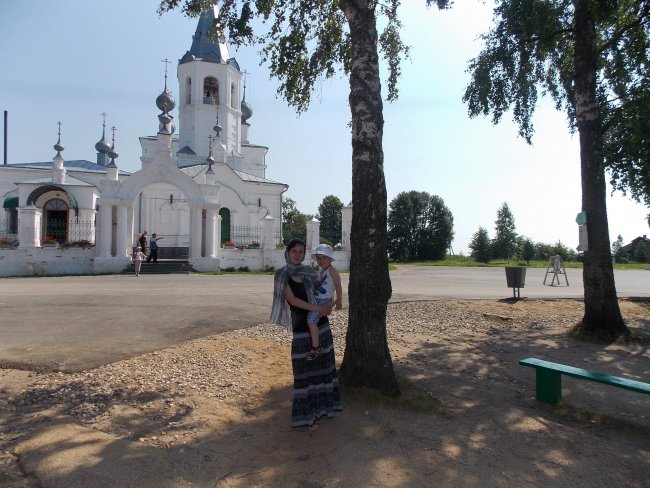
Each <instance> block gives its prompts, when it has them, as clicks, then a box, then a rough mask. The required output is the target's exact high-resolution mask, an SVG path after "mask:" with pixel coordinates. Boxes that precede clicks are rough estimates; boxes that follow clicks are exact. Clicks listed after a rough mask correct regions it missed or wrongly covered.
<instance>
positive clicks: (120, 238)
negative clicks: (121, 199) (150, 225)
mask: <svg viewBox="0 0 650 488" xmlns="http://www.w3.org/2000/svg"><path fill="white" fill-rule="evenodd" d="M127 232H128V218H127V206H126V203H121V204H120V205H118V206H117V230H116V234H117V235H116V238H115V256H116V257H118V258H123V257H127V256H128V255H129V253H128V251H127V244H128V234H127Z"/></svg>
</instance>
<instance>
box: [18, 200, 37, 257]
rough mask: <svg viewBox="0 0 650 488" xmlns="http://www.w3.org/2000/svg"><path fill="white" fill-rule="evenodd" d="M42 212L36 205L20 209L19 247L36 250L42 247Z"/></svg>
mask: <svg viewBox="0 0 650 488" xmlns="http://www.w3.org/2000/svg"><path fill="white" fill-rule="evenodd" d="M40 229H41V211H40V210H39V209H37V208H36V207H35V206H34V205H32V204H30V205H29V206H27V207H24V208H19V209H18V247H21V248H34V247H39V246H40V245H41V237H40V236H41V231H40Z"/></svg>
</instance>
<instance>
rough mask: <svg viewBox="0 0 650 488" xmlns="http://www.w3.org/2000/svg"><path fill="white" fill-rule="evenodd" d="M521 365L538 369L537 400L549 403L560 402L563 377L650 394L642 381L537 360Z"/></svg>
mask: <svg viewBox="0 0 650 488" xmlns="http://www.w3.org/2000/svg"><path fill="white" fill-rule="evenodd" d="M519 364H520V365H522V366H530V367H532V368H535V369H536V394H537V398H538V399H539V400H542V401H545V402H547V403H557V402H559V401H560V398H561V395H562V392H561V388H562V375H567V376H572V377H574V378H580V379H585V380H589V381H595V382H598V383H603V384H606V385H612V386H616V387H619V388H625V389H627V390H632V391H636V392H638V393H645V394H650V384H649V383H643V382H642V381H636V380H631V379H628V378H622V377H620V376H613V375H609V374H604V373H599V372H597V371H590V370H587V369H583V368H576V367H574V366H568V365H566V364H559V363H553V362H551V361H545V360H543V359H537V358H526V359H522V360H521V361H519Z"/></svg>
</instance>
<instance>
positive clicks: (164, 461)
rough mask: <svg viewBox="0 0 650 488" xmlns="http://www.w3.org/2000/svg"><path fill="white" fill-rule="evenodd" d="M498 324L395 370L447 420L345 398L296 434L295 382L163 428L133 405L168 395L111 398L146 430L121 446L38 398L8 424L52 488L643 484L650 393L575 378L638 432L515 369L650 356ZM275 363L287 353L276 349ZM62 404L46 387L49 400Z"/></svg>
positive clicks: (632, 364)
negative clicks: (532, 362)
mask: <svg viewBox="0 0 650 488" xmlns="http://www.w3.org/2000/svg"><path fill="white" fill-rule="evenodd" d="M491 320H493V319H492V318H489V317H488V318H486V319H485V320H484V323H483V325H482V326H481V327H479V328H477V329H474V331H473V332H472V334H471V335H470V334H465V333H463V331H462V330H461V329H459V330H458V331H456V332H455V333H454V332H452V333H448V334H444V335H440V334H438V335H436V334H431V336H430V337H428V338H427V339H426V340H424V341H420V340H413V342H411V343H410V344H409V345H408V347H406V352H405V353H404V354H401V355H400V356H399V359H398V360H396V361H395V366H396V369H397V370H398V371H399V373H400V374H401V375H404V376H405V377H406V378H408V380H409V381H411V382H413V383H414V384H415V385H417V386H418V387H419V388H421V389H422V390H424V391H427V392H430V393H431V394H432V395H434V396H435V397H437V398H438V399H440V400H441V401H442V402H443V403H444V404H445V405H446V406H447V409H448V411H449V415H447V416H436V415H433V414H428V413H421V412H415V411H413V410H407V409H400V408H387V407H385V406H383V405H377V404H367V403H364V402H361V401H354V402H349V401H346V398H345V397H344V399H343V401H344V412H342V413H341V414H338V415H337V416H336V417H335V418H334V419H332V420H328V419H324V420H322V421H321V422H320V429H319V430H317V431H315V432H295V431H293V430H292V429H291V428H290V427H289V416H290V408H291V400H290V398H291V388H290V387H289V386H288V381H286V382H285V383H284V385H285V386H276V387H273V388H271V389H268V390H258V391H250V392H249V394H250V396H251V398H252V397H255V401H250V402H239V403H235V404H232V405H230V406H229V407H228V408H223V406H222V405H220V406H219V408H217V406H218V405H217V403H213V400H210V399H205V398H201V397H192V398H188V399H187V401H186V403H187V406H188V407H189V408H188V409H187V410H179V411H178V412H177V413H176V415H177V416H176V417H175V420H171V422H172V425H169V423H170V419H171V418H172V417H173V416H172V415H170V416H169V417H164V418H161V419H154V418H147V417H146V415H144V416H143V413H142V410H139V409H133V410H129V409H128V407H133V406H134V405H136V406H138V405H142V404H147V403H151V402H156V401H161V400H164V395H162V394H161V393H159V392H153V391H150V392H139V393H137V394H136V393H135V392H125V394H124V395H120V396H119V397H118V398H114V399H105V402H104V403H106V404H107V407H106V408H115V406H116V405H121V406H123V407H124V410H122V411H121V415H122V417H123V421H124V422H125V424H129V423H130V425H135V426H137V429H132V432H135V434H132V435H130V436H126V437H119V436H118V434H119V432H117V433H116V435H111V434H106V433H103V432H98V431H97V430H94V429H93V428H92V426H91V425H89V426H82V425H79V424H78V423H77V422H74V421H72V420H71V418H70V417H65V416H64V417H59V416H56V415H53V414H51V413H50V412H49V411H48V409H47V408H46V405H49V407H48V408H50V409H51V408H52V407H51V401H50V402H49V403H48V402H45V401H43V402H40V403H39V402H36V403H33V404H32V406H34V408H33V409H32V410H31V411H23V413H22V416H17V415H16V416H15V418H13V419H12V420H11V421H12V422H16V425H15V426H14V427H16V429H17V430H18V431H23V432H24V433H25V434H26V435H25V437H24V438H23V439H22V440H21V446H22V447H21V448H20V449H19V451H20V453H21V459H22V462H23V463H24V465H25V466H26V467H27V469H28V470H30V471H32V470H35V471H37V472H38V473H39V479H40V480H41V483H42V485H43V487H45V488H47V487H66V488H67V487H69V486H87V487H102V486H106V487H109V486H110V487H112V486H120V487H138V488H147V487H156V488H172V487H173V488H183V487H189V486H192V487H211V488H213V487H217V488H226V487H229V488H232V487H250V486H265V487H266V486H269V487H289V488H293V487H296V488H298V487H300V488H317V487H323V488H324V487H340V488H343V487H346V488H347V487H367V486H377V487H396V488H407V487H414V486H453V487H456V486H458V487H485V486H497V487H498V486H508V487H509V486H519V487H522V486H524V487H525V486H531V487H532V486H545V487H565V486H590V487H611V486H628V487H641V486H643V485H644V483H646V482H647V473H648V470H649V469H650V461H649V459H650V452H649V450H648V445H650V444H649V442H648V441H649V437H648V435H647V431H643V430H638V429H637V430H635V429H634V425H637V424H641V425H646V426H649V425H650V419H648V417H647V412H648V411H650V408H649V407H650V403H649V401H648V397H647V396H644V395H640V394H635V393H633V392H627V391H623V390H620V389H615V388H609V387H607V386H606V385H595V384H589V383H587V382H584V381H583V382H580V381H579V380H571V379H566V380H565V381H564V390H563V397H564V402H565V403H566V404H570V405H572V406H574V407H575V408H584V409H588V410H589V411H591V412H597V413H600V414H602V415H603V416H604V415H612V416H618V417H619V418H621V417H622V418H624V419H627V420H629V425H628V426H627V427H626V425H625V424H622V425H620V424H617V425H614V426H612V424H610V423H607V422H605V421H598V420H594V418H590V419H589V420H583V419H579V418H575V417H574V416H568V415H565V414H563V412H562V410H561V408H557V407H550V406H546V405H544V404H541V403H539V402H537V401H535V400H534V398H533V397H534V376H535V375H534V370H532V369H530V368H524V367H521V366H519V365H518V364H517V363H518V361H519V360H520V359H522V358H524V357H540V358H544V359H549V360H553V361H557V362H562V363H565V364H571V365H576V366H582V367H589V368H590V369H599V370H604V371H605V372H609V373H613V374H621V375H626V376H637V375H645V377H646V378H647V375H648V364H649V362H648V359H649V358H648V354H647V350H635V349H632V350H630V349H629V348H625V347H616V346H609V347H604V346H599V345H596V344H588V343H581V342H577V341H575V340H573V339H570V338H568V337H567V336H566V335H565V331H564V330H561V329H558V328H553V329H549V328H548V327H546V326H545V325H544V324H540V323H537V322H535V321H532V322H530V323H528V325H527V326H525V327H523V326H521V325H513V326H512V327H510V321H508V320H507V319H506V320H505V323H501V322H502V321H501V320H500V319H494V320H496V321H497V322H496V323H494V324H493V323H491ZM339 350H340V348H339ZM276 354H278V355H280V356H281V355H287V354H288V350H287V349H286V347H285V346H284V345H283V346H278V348H277V351H276ZM596 365H598V367H596ZM287 368H289V366H288V361H287ZM283 374H284V375H285V376H286V377H287V378H288V377H290V372H289V371H284V372H283ZM64 386H66V385H64ZM67 386H68V387H70V388H72V387H74V385H67ZM32 394H33V392H32ZM29 395H30V393H29V392H25V393H23V398H27V397H28V396H29ZM53 395H54V397H56V394H55V392H52V391H47V392H43V396H42V398H50V399H51V398H52V397H53ZM17 401H18V402H20V401H21V398H20V397H18V398H17ZM100 403H101V402H100ZM41 404H42V408H41V409H40V410H39V407H38V405H41ZM28 410H29V409H28ZM35 417H38V418H40V424H38V425H36V426H35V425H34V424H33V422H34V418H35ZM175 422H176V425H174V423H175ZM188 425H192V426H193V428H194V429H195V430H194V432H193V435H191V436H186V437H187V439H186V441H184V442H185V443H183V442H180V443H171V444H168V445H162V444H161V445H156V444H155V443H154V442H152V439H153V438H154V437H159V436H161V430H163V429H164V430H165V431H167V430H170V431H171V433H172V434H173V435H182V433H183V429H184V428H187V426H188ZM45 426H46V427H47V428H43V427H45ZM167 434H168V433H167V432H165V435H167ZM140 438H146V439H147V440H146V441H145V442H143V441H140Z"/></svg>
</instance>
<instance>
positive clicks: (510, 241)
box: [492, 202, 517, 259]
mask: <svg viewBox="0 0 650 488" xmlns="http://www.w3.org/2000/svg"><path fill="white" fill-rule="evenodd" d="M494 232H495V236H494V240H493V241H492V254H493V257H494V258H496V259H510V258H511V257H512V255H513V254H514V253H515V251H516V249H517V231H516V229H515V216H514V215H512V212H511V211H510V207H509V206H508V204H507V203H506V202H504V203H503V205H501V208H499V210H497V220H496V221H495V222H494Z"/></svg>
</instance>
